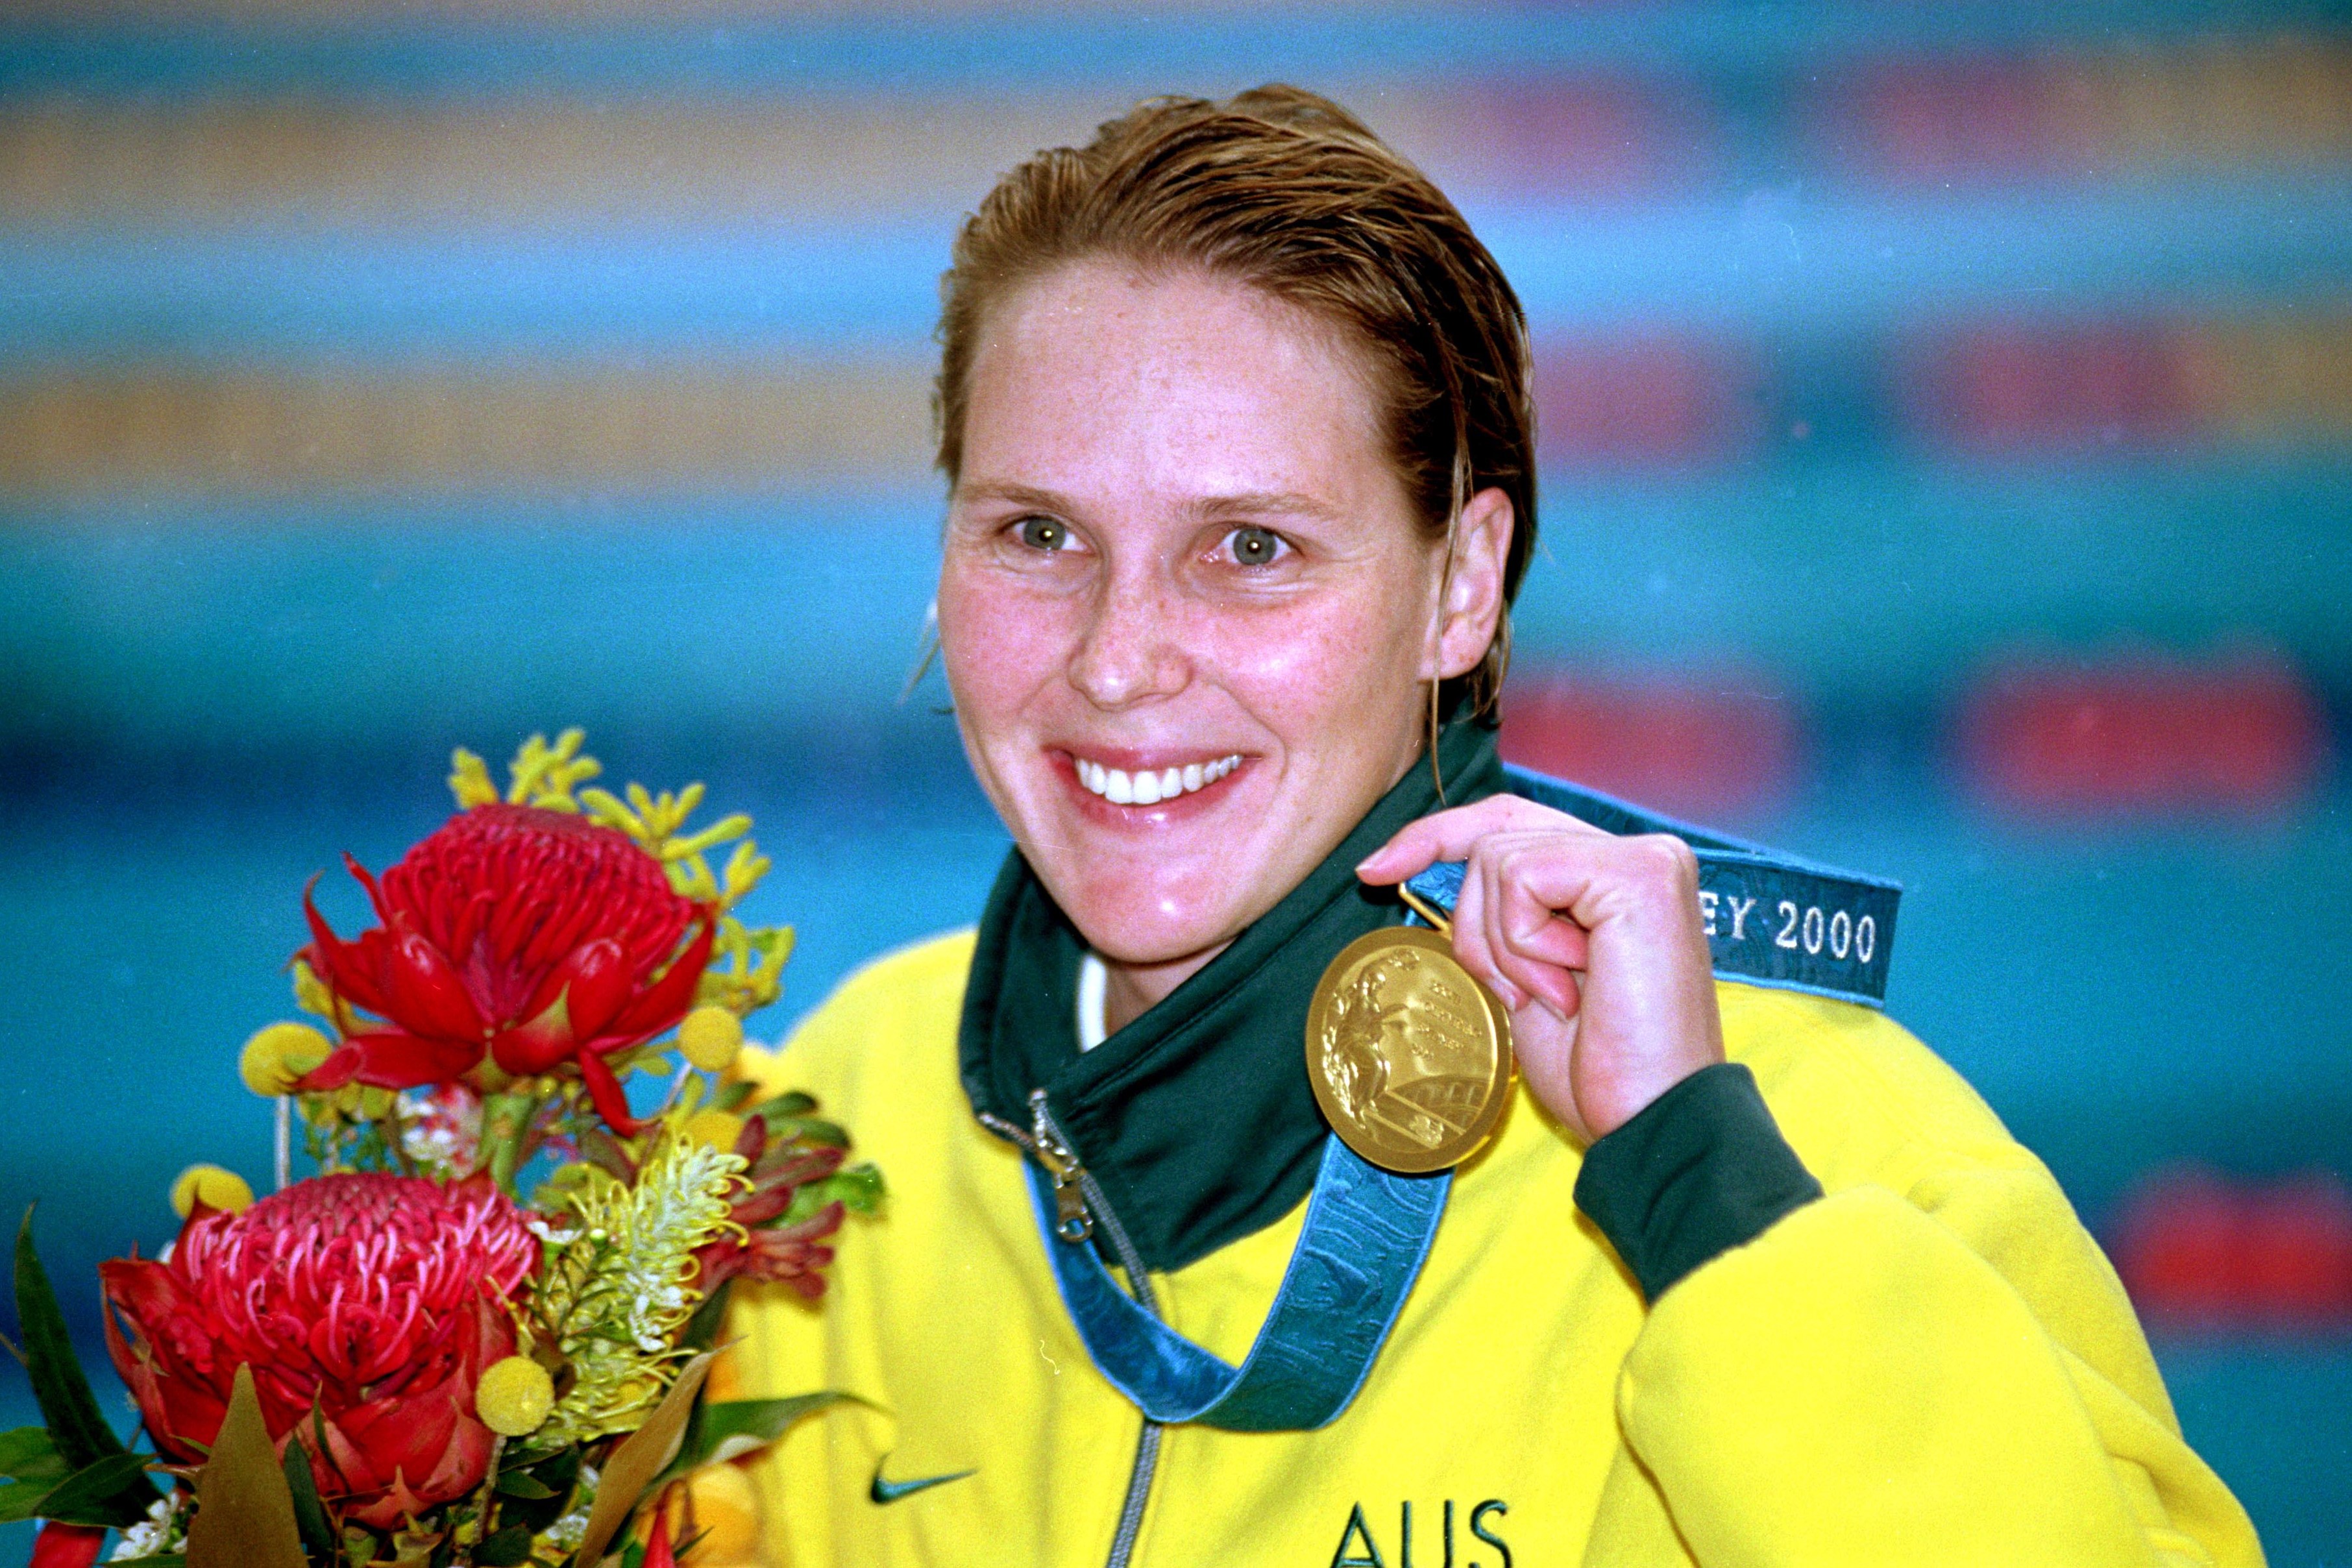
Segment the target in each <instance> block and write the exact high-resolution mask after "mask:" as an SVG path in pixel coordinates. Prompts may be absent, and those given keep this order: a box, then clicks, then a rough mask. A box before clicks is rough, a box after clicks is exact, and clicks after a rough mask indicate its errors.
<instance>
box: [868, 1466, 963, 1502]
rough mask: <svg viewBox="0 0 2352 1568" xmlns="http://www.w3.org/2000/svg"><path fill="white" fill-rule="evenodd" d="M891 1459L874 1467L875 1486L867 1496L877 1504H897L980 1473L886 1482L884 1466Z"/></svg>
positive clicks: (960, 1473) (959, 1473)
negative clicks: (922, 1492) (883, 1471)
mask: <svg viewBox="0 0 2352 1568" xmlns="http://www.w3.org/2000/svg"><path fill="white" fill-rule="evenodd" d="M889 1459H890V1456H889V1455H887V1454H885V1455H883V1456H882V1458H881V1461H880V1462H878V1463H877V1464H876V1465H875V1467H874V1484H873V1485H871V1486H869V1487H867V1488H866V1496H867V1497H869V1498H871V1499H872V1500H874V1501H875V1502H877V1503H889V1502H897V1501H898V1500H899V1499H900V1498H909V1497H913V1496H914V1495H915V1494H916V1493H917V1492H919V1491H929V1489H931V1488H933V1487H943V1486H945V1485H947V1484H948V1483H949V1482H950V1481H960V1480H961V1479H964V1478H965V1477H966V1476H971V1475H977V1474H979V1473H980V1472H978V1471H977V1470H958V1471H956V1472H955V1473H954V1474H952V1475H946V1476H924V1477H922V1478H921V1479H919V1480H911V1481H886V1480H884V1479H882V1466H883V1465H884V1464H887V1463H888V1462H889Z"/></svg>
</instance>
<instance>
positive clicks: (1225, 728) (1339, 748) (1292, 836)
mask: <svg viewBox="0 0 2352 1568" xmlns="http://www.w3.org/2000/svg"><path fill="white" fill-rule="evenodd" d="M968 407H969V412H968V415H967V417H966V422H965V427H964V444H963V471H962V475H961V479H960V481H959V482H958V484H957V486H956V489H955V493H954V495H953V497H952V498H951V500H950V510H949V519H948V527H947V534H946V542H945V559H944V562H943V563H942V566H941V569H940V598H939V616H940V645H941V649H942V652H943V654H944V656H945V661H946V667H947V675H948V681H949V685H950V688H951V689H952V690H953V693H954V697H955V707H956V716H957V719H958V721H959V722H960V724H961V728H962V731H963V741H964V747H965V750H966V752H967V753H968V754H969V755H970V757H971V765H972V769H973V771H974V772H975V773H977V774H978V775H979V778H980V782H981V785H982V788H983V789H985V790H986V791H987V792H988V795H989V798H990V799H991V800H992V802H993V803H994V804H995V806H996V809H997V811H998V812H999V813H1000V814H1002V816H1003V818H1004V821H1005V823H1006V825H1007V826H1009V827H1010V828H1011V829H1012V832H1013V837H1014V838H1015V839H1016V840H1018V841H1019V843H1020V846H1021V848H1022V851H1023V853H1024V855H1026V856H1027V858H1028V860H1029V863H1030V865H1031V866H1032V867H1033V868H1034V869H1035V870H1036V872H1037V874H1038V876H1039V877H1040V878H1041V879H1043V880H1044V882H1045V886H1046V888H1047V889H1049V890H1050V891H1051V892H1052V893H1053V895H1054V898H1055V901H1056V902H1057V903H1059V904H1060V906H1061V907H1062V909H1063V910H1065V911H1066V913H1067V914H1068V915H1069V916H1070V918H1071V919H1072V920H1073V921H1076V923H1077V926H1078V928H1079V930H1080V931H1083V932H1084V933H1085V934H1086V937H1087V941H1088V942H1090V943H1091V944H1092V945H1093V947H1094V948H1095V950H1096V951H1097V952H1100V953H1101V954H1103V956H1104V957H1106V958H1107V959H1109V960H1110V961H1112V962H1113V963H1119V964H1122V965H1126V966H1129V967H1133V968H1160V967H1169V966H1173V967H1177V968H1178V969H1180V970H1181V973H1189V972H1190V969H1191V968H1192V967H1196V966H1197V964H1198V963H1202V962H1205V961H1206V959H1207V958H1208V957H1209V956H1211V955H1213V953H1214V952H1216V951H1217V950H1218V949H1220V948H1222V947H1223V945H1224V944H1225V943H1226V942H1230V941H1231V940H1232V939H1233V938H1234V936H1235V935H1236V934H1237V933H1238V932H1240V931H1241V930H1242V929H1243V928H1244V927H1245V926H1247V925H1248V924H1249V923H1250V922H1251V921H1255V920H1256V919H1257V918H1258V917H1259V916H1260V915H1262V914H1264V913H1265V911H1266V910H1269V909H1271V908H1272V907H1273V906H1274V905H1275V904H1276V902H1277V901H1278V900H1280V899H1281V898H1282V897H1283V895H1284V894H1285V893H1286V892H1287V891H1288V890H1289V889H1291V888H1292V887H1294V886H1296V885H1297V882H1298V881H1299V880H1300V879H1302V878H1304V877H1305V876H1306V874H1307V872H1308V871H1309V870H1311V869H1312V868H1314V867H1315V866H1316V865H1317V864H1318V862H1319V861H1321V860H1322V859H1323V858H1324V857H1325V856H1327V855H1328V854H1329V853H1330V851H1331V850H1332V849H1333V847H1336V846H1337V845H1338V844H1339V840H1340V839H1341V838H1342V837H1344V836H1345V835H1346V833H1347V832H1348V830H1349V828H1350V827H1352V826H1354V825H1355V823H1356V822H1357V820H1358V819H1359V818H1360V817H1361V816H1363V814H1364V812H1365V811H1366V810H1368V809H1369V808H1370V806H1371V805H1372V804H1373V803H1374V802H1375V801H1377V800H1378V799H1379V798H1380V797H1381V795H1383V794H1385V793H1386V792H1387V791H1388V789H1389V787H1390V786H1391V784H1394V783H1395V782H1396V781H1397V779H1398V778H1399V777H1400V776H1401V775H1402V773H1403V770H1404V769H1405V768H1406V767H1408V766H1409V765H1411V763H1412V761H1413V760H1414V758H1415V757H1416V756H1417V755H1418V753H1419V749H1420V737H1421V734H1422V731H1423V725H1424V724H1425V723H1426V708H1425V706H1424V704H1425V703H1426V700H1427V698H1426V689H1425V688H1424V687H1423V685H1422V682H1423V681H1424V680H1425V679H1429V678H1430V677H1431V676H1432V675H1433V674H1444V675H1451V674H1455V673H1459V671H1460V670H1461V669H1466V668H1469V667H1470V666H1471V665H1473V664H1475V662H1476V661H1477V658H1479V657H1480V656H1481V655H1482V654H1483V652H1484V650H1485V647H1486V636H1483V635H1480V633H1479V631H1478V630H1477V628H1476V627H1475V626H1465V627H1461V628H1458V635H1456V632H1455V631H1449V630H1448V629H1447V628H1448V627H1449V626H1451V624H1452V623H1453V622H1454V621H1456V620H1458V619H1461V617H1459V616H1444V617H1443V618H1441V616H1440V614H1439V610H1440V603H1439V600H1440V593H1441V579H1442V578H1444V575H1445V573H1444V546H1443V544H1442V543H1441V544H1435V545H1433V544H1432V543H1431V542H1428V541H1427V540H1426V539H1424V538H1423V534H1422V532H1421V531H1420V530H1419V529H1418V528H1417V527H1416V526H1415V525H1414V520H1413V517H1412V509H1411V507H1410V505H1409V503H1408V501H1407V500H1406V497H1405V493H1404V489H1403V487H1402V483H1401V481H1400V480H1399V479H1398V478H1397V476H1396V474H1395V471H1394V469H1393V468H1392V466H1391V463H1390V461H1389V460H1388V458H1387V455H1386V452H1385V450H1384V444H1383V442H1382V441H1381V437H1380V432H1379V429H1378V426H1377V424H1376V417H1375V399H1374V396H1373V393H1372V389H1371V385H1370V369H1369V367H1368V366H1367V365H1365V364H1364V363H1361V360H1360V354H1359V353H1358V352H1357V351H1356V350H1354V349H1353V347H1352V346H1351V345H1349V344H1348V343H1347V342H1344V341H1343V340H1342V339H1340V338H1339V335H1338V334H1337V333H1336V332H1334V331H1329V330H1327V329H1325V328H1324V327H1322V326H1321V325H1320V324H1319V323H1318V322H1316V321H1313V320H1311V319H1310V318H1307V317H1306V316H1305V315H1303V314H1301V313H1300V312H1298V311H1297V310H1295V309H1293V308H1291V307H1288V306H1286V305H1284V304H1282V303H1281V302H1279V301H1276V300H1272V299H1271V298H1269V297H1268V296H1265V295H1264V294H1262V293H1260V292H1258V291H1256V290H1255V289H1249V288H1247V287H1245V286H1244V285H1240V284H1236V283H1232V282H1227V281H1223V280H1219V279H1212V278H1209V277H1206V276H1203V275H1201V274H1199V273H1194V272H1186V271H1176V272H1160V273H1144V272H1139V271H1137V270H1135V269H1133V268H1129V267H1128V266H1126V265H1124V264H1119V263H1113V262H1108V261H1103V262H1089V263H1085V264H1081V265H1077V266H1074V267H1071V268H1066V269H1065V270H1062V271H1060V272H1057V273H1054V274H1051V275H1049V276H1048V277H1046V278H1045V279H1042V280H1041V281H1039V282H1037V283H1035V284H1033V285H1031V286H1030V287H1029V288H1027V289H1024V291H1022V292H1020V293H1018V294H1016V295H1014V296H1013V297H1012V298H1011V299H1009V300H1006V301H1004V302H1003V304H1002V305H1001V306H1000V307H999V309H998V310H997V311H996V312H995V313H994V314H993V315H992V317H991V318H990V320H989V321H987V323H986V327H985V333H984V337H983V341H982V344H981V347H980V351H979V353H978V355H977V356H976V358H975V359H974V361H973V363H972V368H971V388H970V399H969V405H968ZM1505 511H1506V521H1505V523H1504V538H1505V539H1507V528H1508V524H1507V506H1506V508H1505ZM1456 575H1457V576H1459V575H1460V573H1459V571H1458V570H1457V573H1456ZM1445 596H1446V598H1447V600H1448V601H1449V604H1450V603H1451V602H1452V601H1453V600H1454V599H1455V598H1457V597H1459V596H1460V595H1459V593H1458V592H1457V591H1455V590H1452V589H1449V590H1448V591H1447V592H1446V595H1445ZM1471 618H1473V619H1475V616H1474V617H1471ZM1492 630H1493V619H1492V616H1491V615H1489V616H1487V617H1486V624H1485V633H1486V635H1491V633H1492ZM1474 641H1475V647H1471V646H1470V645H1471V643H1473V642H1474ZM1456 644H1459V645H1460V646H1459V647H1456V646H1454V645H1456ZM1181 973H1179V975H1178V976H1177V977H1178V978H1181Z"/></svg>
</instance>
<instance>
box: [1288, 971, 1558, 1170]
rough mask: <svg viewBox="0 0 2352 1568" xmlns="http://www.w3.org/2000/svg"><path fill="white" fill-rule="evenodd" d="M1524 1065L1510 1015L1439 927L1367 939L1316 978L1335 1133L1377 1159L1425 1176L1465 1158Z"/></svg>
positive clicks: (1315, 1071)
mask: <svg viewBox="0 0 2352 1568" xmlns="http://www.w3.org/2000/svg"><path fill="white" fill-rule="evenodd" d="M1516 1072H1517V1064H1516V1062H1515V1061H1514V1060H1513V1058H1512V1055H1511V1023H1510V1016H1509V1015H1508V1014H1507V1013H1506V1012H1504V1010H1503V1005H1502V1004H1501V1002H1500V1001H1498V1000H1497V999H1496V997H1495V995H1494V994H1493V993H1492V992H1490V991H1488V990H1487V989H1486V987H1485V986H1484V985H1481V984H1478V982H1477V981H1476V980H1475V979H1473V978H1472V977H1471V975H1470V973H1469V971H1467V970H1465V969H1464V968H1463V967H1462V965H1461V963H1459V962H1458V961H1456V960H1455V958H1454V943H1453V942H1452V941H1451V939H1450V938H1449V937H1447V936H1446V935H1445V934H1444V933H1443V932H1440V931H1432V930H1428V929H1426V928H1423V927H1420V926H1392V927H1390V928H1387V929H1385V930H1382V931H1373V932H1371V933H1370V934H1369V935H1366V936H1361V937H1359V938H1357V939H1356V940H1355V941H1354V942H1349V944H1348V946H1347V947H1346V948H1345V949H1343V950H1342V951H1341V952H1340V953H1339V957H1337V958H1335V959H1333V960H1332V961H1331V966H1330V967H1329V968H1328V969H1326V970H1325V971H1324V972H1323V978H1322V979H1321V980H1320V981H1319V982H1318V983H1317V984H1316V987H1315V999H1314V1003H1313V1005H1311V1006H1310V1007H1309V1008H1308V1010H1307V1079H1308V1080H1309V1081H1310V1082H1311V1083H1312V1084H1313V1085H1314V1087H1315V1099H1316V1100H1317V1102H1318V1103H1319V1104H1320V1105H1321V1106H1322V1108H1323V1114H1324V1116H1325V1117H1326V1118H1327V1119H1328V1120H1329V1121H1330V1123H1331V1127H1332V1130H1333V1131H1336V1132H1338V1133H1339V1137H1340V1139H1341V1140H1342V1141H1343V1142H1346V1143H1347V1145H1348V1147H1349V1148H1350V1149H1353V1150H1354V1151H1355V1152H1357V1153H1359V1154H1361V1155H1362V1156H1363V1157H1364V1158H1365V1159H1367V1160H1370V1162H1371V1163H1373V1164H1375V1165H1379V1166H1381V1167H1382V1168H1384V1169H1386V1170H1391V1171H1396V1172H1400V1173H1407V1174H1417V1173H1422V1172H1426V1171H1442V1170H1445V1169H1447V1168H1449V1167H1451V1166H1454V1165H1458V1164H1460V1163H1462V1162H1463V1161H1464V1160H1466V1159H1468V1158H1469V1157H1470V1156H1471V1155H1472V1154H1473V1153H1475V1152H1477V1150H1478V1148H1479V1146H1480V1145H1481V1144H1483V1143H1485V1142H1486V1138H1487V1135H1488V1134H1489V1133H1491V1132H1493V1131H1494V1130H1495V1123H1496V1121H1498V1120H1500V1118H1501V1116H1502V1114H1503V1107H1504V1105H1505V1104H1506V1103H1507V1100H1509V1098H1510V1089H1511V1080H1512V1078H1513V1076H1514V1075H1515V1074H1516Z"/></svg>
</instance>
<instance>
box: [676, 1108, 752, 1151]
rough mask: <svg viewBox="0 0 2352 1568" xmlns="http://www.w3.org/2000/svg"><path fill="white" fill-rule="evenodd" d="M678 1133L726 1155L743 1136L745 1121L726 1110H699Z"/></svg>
mask: <svg viewBox="0 0 2352 1568" xmlns="http://www.w3.org/2000/svg"><path fill="white" fill-rule="evenodd" d="M678 1132H679V1134H680V1135H681V1136H684V1137H687V1138H691V1139H693V1140H694V1141H695V1142H698V1143H708V1144H709V1145H710V1147H712V1148H713V1149H716V1150H718V1151H719V1152H720V1153H722V1154H724V1153H728V1152H731V1151H732V1150H733V1149H734V1147H735V1140H736V1139H738V1138H740V1137H741V1136H742V1135H743V1119H742V1118H741V1117H740V1116H737V1115H734V1114H732V1113H731V1112H729V1111H724V1110H698V1111H696V1112H695V1113H694V1114H693V1115H691V1116H689V1117H688V1118H687V1119H686V1121H685V1124H684V1125H683V1126H681V1127H679V1128H678Z"/></svg>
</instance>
